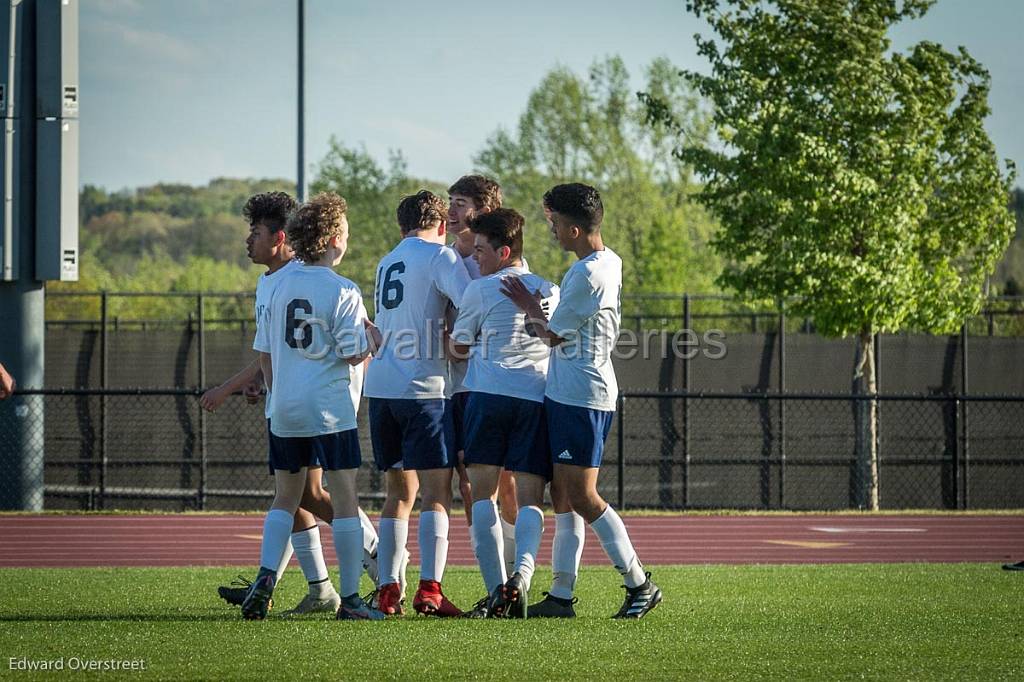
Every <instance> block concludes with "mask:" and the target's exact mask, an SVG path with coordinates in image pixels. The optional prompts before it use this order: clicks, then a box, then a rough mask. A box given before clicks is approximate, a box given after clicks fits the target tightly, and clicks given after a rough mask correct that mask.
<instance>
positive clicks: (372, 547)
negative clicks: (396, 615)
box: [359, 507, 378, 585]
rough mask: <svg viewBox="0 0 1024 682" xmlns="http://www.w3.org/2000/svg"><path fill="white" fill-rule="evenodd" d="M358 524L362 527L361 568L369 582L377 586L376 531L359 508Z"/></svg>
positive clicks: (368, 518)
mask: <svg viewBox="0 0 1024 682" xmlns="http://www.w3.org/2000/svg"><path fill="white" fill-rule="evenodd" d="M359 523H360V524H361V525H362V527H363V568H364V569H365V570H366V575H368V576H370V581H371V582H373V584H374V585H376V584H377V577H378V570H377V555H376V551H377V530H376V529H375V528H374V527H373V523H372V522H371V521H370V517H369V516H367V515H366V512H364V511H363V508H362V507H359Z"/></svg>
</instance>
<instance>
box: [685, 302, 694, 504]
mask: <svg viewBox="0 0 1024 682" xmlns="http://www.w3.org/2000/svg"><path fill="white" fill-rule="evenodd" d="M683 327H684V328H685V329H687V330H689V331H691V332H692V331H693V329H692V327H693V316H692V314H691V311H690V294H684V295H683ZM683 392H684V393H685V394H686V395H685V396H684V397H683V509H689V507H690V353H689V351H687V352H686V353H684V354H683Z"/></svg>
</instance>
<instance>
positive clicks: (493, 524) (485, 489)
mask: <svg viewBox="0 0 1024 682" xmlns="http://www.w3.org/2000/svg"><path fill="white" fill-rule="evenodd" d="M466 469H467V471H468V473H469V484H470V486H471V487H472V490H473V518H474V519H475V520H474V522H473V525H472V526H471V527H470V530H471V531H472V533H473V536H474V538H475V542H474V552H475V554H476V561H477V564H478V565H479V566H480V575H481V576H483V579H484V587H485V588H486V589H487V595H488V597H490V599H488V602H487V604H486V608H487V610H486V611H485V612H483V613H481V614H479V615H484V616H486V615H493V614H491V613H490V610H491V608H492V606H493V596H494V595H496V594H497V592H498V591H499V589H500V588H501V586H502V585H504V584H505V581H506V580H507V579H508V575H507V574H506V573H505V561H504V558H503V556H502V538H501V526H500V525H499V522H498V508H497V506H496V505H495V504H494V500H493V499H492V497H491V496H492V495H493V494H494V493H495V491H496V490H497V488H498V476H499V475H500V473H501V467H500V466H496V465H492V464H477V463H475V462H471V463H470V464H469V465H467V467H466Z"/></svg>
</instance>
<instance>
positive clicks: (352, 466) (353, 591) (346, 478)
mask: <svg viewBox="0 0 1024 682" xmlns="http://www.w3.org/2000/svg"><path fill="white" fill-rule="evenodd" d="M318 443H319V446H320V450H319V451H318V453H317V454H318V456H319V457H320V462H321V464H322V465H323V466H324V468H325V469H326V470H327V471H328V474H327V476H328V480H329V482H330V486H331V491H332V493H331V507H332V510H333V512H334V519H333V520H332V521H331V531H332V532H333V537H334V551H335V554H336V555H337V558H338V573H339V583H338V584H339V587H340V589H339V592H340V593H341V604H340V605H339V608H338V610H337V618H338V620H383V619H384V614H383V613H382V612H380V611H378V610H377V609H373V608H370V606H369V605H367V604H366V603H365V602H364V601H363V600H362V598H361V597H360V596H359V579H360V578H361V577H362V575H363V563H362V551H363V524H362V521H361V520H360V518H359V493H358V491H357V489H356V475H357V474H358V472H359V466H360V465H361V464H362V458H361V456H360V452H359V436H358V435H357V433H356V430H355V429H350V430H348V431H341V432H340V433H332V434H330V435H327V436H321V437H319V439H318Z"/></svg>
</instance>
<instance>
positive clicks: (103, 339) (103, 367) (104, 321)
mask: <svg viewBox="0 0 1024 682" xmlns="http://www.w3.org/2000/svg"><path fill="white" fill-rule="evenodd" d="M107 303H108V298H107V290H106V289H104V290H103V292H102V293H101V294H100V388H101V389H102V390H103V391H104V393H103V395H101V396H100V494H99V498H100V499H99V507H100V509H103V508H104V506H105V504H106V496H107V465H108V462H109V459H108V452H107V436H108V434H107V395H106V390H107V389H108V388H109V387H110V383H109V375H108V367H109V366H110V365H109V364H108V360H109V353H110V346H109V345H108V339H107V325H108V315H109V308H108V307H107ZM92 502H93V504H92V505H90V507H93V505H94V504H95V499H93V500H92Z"/></svg>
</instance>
